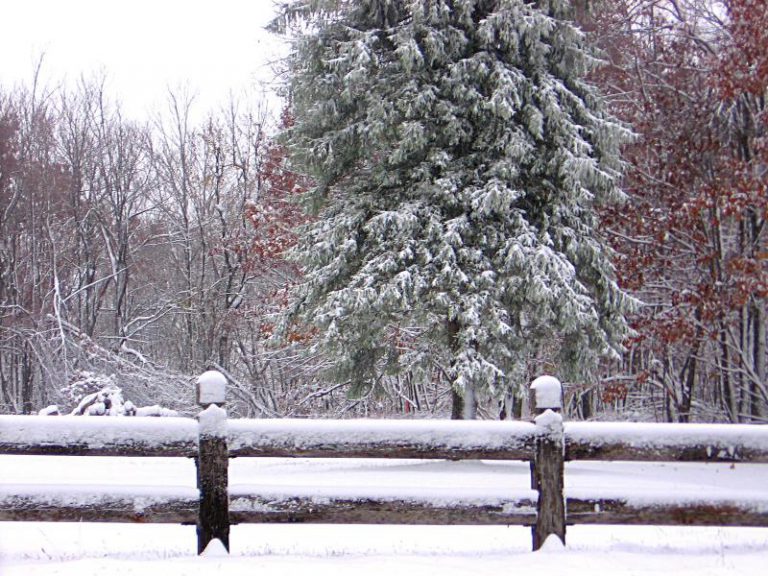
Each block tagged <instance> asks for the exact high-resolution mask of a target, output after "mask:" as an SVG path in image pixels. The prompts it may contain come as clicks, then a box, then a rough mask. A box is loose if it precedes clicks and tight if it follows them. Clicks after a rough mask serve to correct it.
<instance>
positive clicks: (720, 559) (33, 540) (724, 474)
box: [0, 456, 768, 576]
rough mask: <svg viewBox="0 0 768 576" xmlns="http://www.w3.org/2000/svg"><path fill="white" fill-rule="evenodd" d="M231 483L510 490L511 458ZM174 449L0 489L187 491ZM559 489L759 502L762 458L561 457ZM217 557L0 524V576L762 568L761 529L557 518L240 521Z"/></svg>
mask: <svg viewBox="0 0 768 576" xmlns="http://www.w3.org/2000/svg"><path fill="white" fill-rule="evenodd" d="M230 472H231V479H230V482H231V485H232V486H233V487H238V486H239V487H244V486H250V487H252V489H254V490H256V489H258V486H263V487H270V488H274V487H276V486H279V487H282V488H283V489H287V487H289V486H298V487H303V488H306V487H310V486H311V487H315V486H316V487H318V488H321V489H326V490H327V489H330V488H339V489H341V490H344V489H348V488H353V487H365V488H367V489H368V490H371V489H372V490H375V489H377V488H381V489H382V491H392V490H397V491H404V492H407V491H408V490H409V489H411V488H413V489H423V488H425V487H427V488H429V487H434V488H435V489H443V490H444V489H450V488H455V489H457V490H460V491H461V492H462V493H471V492H477V493H489V492H492V493H497V492H499V491H502V492H503V490H505V487H508V488H509V489H514V490H517V489H524V488H526V487H527V483H528V482H529V477H528V467H527V464H524V463H515V462H511V463H493V462H440V461H437V462H426V461H380V460H355V461H352V460H347V461H345V460H305V459H295V460H288V459H254V458H249V459H236V460H234V461H233V463H232V467H231V471H230ZM194 478H195V473H194V467H193V464H192V462H191V461H189V460H184V459H156V458H155V459H150V458H146V459H145V458H95V457H89V458H76V457H45V458H42V457H33V456H2V457H0V490H2V488H3V485H5V486H6V487H7V486H9V485H12V484H15V485H19V484H23V485H27V486H30V485H35V487H38V488H46V487H50V488H51V489H54V488H55V489H63V488H65V487H66V486H67V485H71V484H89V485H93V486H97V487H99V489H109V488H111V487H114V488H117V487H121V488H123V489H124V488H125V486H126V485H131V486H145V487H146V486H162V487H163V488H165V489H167V488H169V487H179V488H193V487H194ZM566 489H567V490H568V491H570V492H572V493H583V492H592V491H597V492H608V491H609V492H611V493H615V494H619V493H624V494H637V495H638V496H639V495H640V494H645V495H649V494H650V495H654V494H655V495H658V496H660V497H661V496H662V495H663V496H664V497H665V498H673V499H680V500H683V499H685V498H691V497H696V498H701V497H706V496H708V495H712V496H713V497H714V496H717V497H728V496H729V495H733V496H736V495H740V496H742V497H743V496H747V497H749V496H750V495H751V496H753V497H755V498H763V499H765V500H768V466H766V465H740V464H737V465H735V466H733V467H731V466H730V465H728V464H629V463H612V464H607V463H572V464H568V469H567V471H566ZM231 544H232V554H231V555H230V556H229V557H224V556H218V555H215V554H213V555H210V556H207V557H202V558H199V557H197V556H196V555H195V546H196V537H195V529H194V527H190V526H173V525H171V526H167V525H127V524H85V523H82V524H65V523H58V524H57V523H10V522H6V523H0V576H38V575H42V574H59V575H66V576H69V575H72V576H74V575H78V576H82V575H86V574H109V575H110V576H122V575H129V574H131V575H132V574H142V575H154V574H159V575H162V576H175V575H198V574H200V575H202V574H206V575H208V574H226V575H233V576H239V575H243V576H245V575H248V576H252V575H254V574H258V575H260V576H262V575H266V576H270V575H277V574H281V575H282V574H285V575H289V574H305V573H311V574H312V575H313V576H324V575H325V574H333V575H334V576H344V575H347V574H349V575H352V574H354V575H356V576H378V575H384V574H386V575H388V576H391V575H393V574H394V575H396V576H408V575H411V574H413V575H427V574H439V575H440V576H451V575H454V574H472V575H484V574H489V575H490V574H493V575H494V576H497V575H499V574H505V573H520V574H530V573H532V572H533V573H536V574H539V573H540V574H542V575H556V574H568V575H569V576H581V575H587V574H589V575H590V576H595V575H600V574H608V575H630V574H631V575H643V576H655V575H661V574H675V575H676V576H677V575H692V576H693V575H695V576H709V575H718V576H720V575H723V576H724V575H734V574H750V575H752V574H755V575H758V574H763V573H764V570H765V566H766V564H767V563H768V528H752V529H750V528H668V527H667V528H662V527H630V526H606V527H587V526H575V527H570V528H569V531H568V545H567V546H566V547H565V548H564V549H563V548H561V547H559V546H547V547H546V549H545V550H542V551H539V552H536V553H532V552H530V531H529V530H528V529H526V528H521V527H473V526H470V527H446V526H435V527H431V526H427V527H424V526H320V525H243V526H234V527H233V528H232V533H231Z"/></svg>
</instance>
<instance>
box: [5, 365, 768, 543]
mask: <svg viewBox="0 0 768 576" xmlns="http://www.w3.org/2000/svg"><path fill="white" fill-rule="evenodd" d="M532 389H533V391H534V398H535V404H536V407H537V408H536V412H537V414H538V415H537V416H536V418H535V420H534V422H509V421H506V422H498V421H497V422H477V421H474V422H464V421H435V420H422V421H413V420H406V421H391V420H390V421H383V420H227V418H226V412H225V410H224V409H223V408H222V406H223V404H224V395H225V380H224V377H223V376H221V375H220V374H218V373H214V372H207V373H205V374H203V375H202V376H201V377H200V379H199V381H198V400H199V402H200V404H201V405H202V406H203V408H204V409H203V411H202V412H201V413H200V415H199V416H198V418H197V420H194V419H189V418H169V419H165V418H163V419H153V418H74V417H73V418H62V417H50V416H40V417H36V416H3V417H0V454H18V455H77V456H158V457H184V458H194V459H195V461H196V464H197V489H184V488H177V489H174V488H168V487H157V488H156V489H153V490H152V492H151V493H147V492H146V491H143V492H135V491H134V492H132V491H131V488H130V487H126V488H110V489H106V488H105V489H104V490H102V491H99V490H98V489H96V488H88V489H85V488H82V487H80V488H77V487H75V488H65V487H61V488H51V487H48V488H33V487H29V486H9V485H3V484H0V521H13V520H23V521H89V522H91V521H95V522H164V523H180V524H195V525H197V534H198V551H202V550H203V549H205V547H206V546H207V544H208V543H209V542H210V541H211V540H212V539H214V538H218V539H219V540H221V541H222V543H223V544H224V545H225V546H226V547H227V549H229V527H230V525H231V524H237V523H246V522H250V523H262V522H315V523H359V524H384V523H387V524H389V523H393V524H499V525H527V526H531V527H532V532H533V547H534V549H538V548H539V547H540V546H541V544H542V543H543V542H544V540H545V539H546V538H547V536H549V535H550V534H556V535H558V536H559V537H560V539H561V540H563V542H564V541H565V531H566V524H657V525H722V526H766V527H768V490H766V493H765V494H763V495H759V497H757V498H755V497H754V496H753V497H751V498H750V497H744V498H738V499H734V498H719V497H718V495H717V494H715V495H704V496H701V497H698V496H694V497H691V498H688V499H686V500H685V501H684V502H678V501H674V500H667V501H664V500H663V499H662V500H658V499H657V500H654V499H653V498H647V499H640V500H637V499H635V498H630V497H624V496H610V497H606V496H605V495H600V494H595V493H590V492H583V493H574V492H573V491H568V492H566V491H565V490H564V469H565V467H564V462H565V461H567V460H626V461H674V462H717V461H720V462H722V461H726V462H739V463H768V427H762V426H749V425H696V424H679V425H674V424H618V423H576V422H574V423H563V421H562V418H561V416H560V414H559V413H558V412H559V410H560V398H561V394H562V393H561V388H560V384H559V382H557V380H556V379H554V378H551V377H542V378H539V379H537V380H536V381H534V383H533V384H532ZM266 456H270V457H305V458H306V457H309V458H417V459H447V460H522V461H528V462H530V463H531V472H532V473H531V489H530V490H528V489H524V490H517V491H515V490H513V489H510V490H509V492H508V495H506V496H505V497H503V498H499V497H497V496H489V497H487V498H476V497H474V498H468V499H466V500H462V501H455V500H454V499H442V500H441V499H439V498H429V497H426V496H424V497H420V498H419V497H416V498H414V497H405V496H398V495H389V496H386V497H380V496H377V495H375V494H367V495H363V496H361V495H360V494H352V495H350V494H346V495H345V494H343V493H339V494H329V493H327V491H326V492H324V493H323V494H321V495H318V494H316V493H314V492H313V491H312V490H304V491H301V490H298V489H297V490H294V491H290V490H289V489H285V490H284V491H281V492H279V493H275V492H272V493H270V492H269V491H267V490H260V491H258V492H256V493H254V492H251V491H247V490H245V491H243V490H240V489H235V488H230V487H228V461H229V459H230V458H235V457H266Z"/></svg>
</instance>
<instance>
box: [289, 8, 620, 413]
mask: <svg viewBox="0 0 768 576" xmlns="http://www.w3.org/2000/svg"><path fill="white" fill-rule="evenodd" d="M568 14H569V3H568V2H567V1H565V0H539V1H537V2H531V1H528V2H526V1H523V0H354V1H350V0H298V1H294V2H291V3H289V4H288V5H287V6H286V7H285V9H284V12H283V15H282V17H281V19H279V20H278V21H276V23H277V25H278V27H279V26H281V25H282V26H283V27H288V26H289V25H290V24H291V23H292V22H293V23H296V24H298V25H297V26H294V27H293V30H294V33H296V36H295V37H294V42H295V44H294V49H293V51H292V54H291V56H290V57H289V68H290V73H291V80H290V86H289V90H290V96H291V99H292V102H293V105H294V112H295V116H296V124H295V126H294V127H293V128H292V129H291V130H290V131H289V132H288V134H287V140H288V142H289V145H290V150H291V151H292V154H293V160H294V162H295V163H296V165H297V166H298V167H299V168H300V169H302V170H304V171H305V172H306V173H307V174H308V175H309V176H311V177H312V179H313V181H314V182H315V183H316V185H315V186H314V187H313V188H312V189H311V190H310V191H309V192H308V194H307V200H308V206H310V207H311V208H312V209H313V210H314V211H315V213H316V214H317V216H318V217H317V219H316V220H315V221H314V222H313V223H312V224H311V225H309V226H308V227H307V228H306V230H305V233H304V235H303V238H302V241H301V243H300V246H299V247H298V249H297V250H296V255H297V256H298V257H299V258H300V260H301V262H302V264H303V265H304V267H305V270H306V278H305V281H304V283H303V285H302V286H301V287H300V293H299V298H298V300H297V304H296V306H295V308H294V310H293V313H294V317H301V318H304V319H305V320H308V321H311V322H312V323H314V324H315V325H316V326H317V327H318V329H319V331H318V346H320V347H322V348H323V349H324V350H325V351H326V352H327V353H328V354H329V359H331V360H332V361H333V368H334V371H335V375H336V376H337V377H338V378H341V379H344V380H349V381H350V382H351V384H352V385H353V386H357V387H360V386H370V385H371V384H373V383H375V381H376V378H377V377H379V376H380V375H381V374H384V373H387V372H388V371H389V372H397V371H403V370H412V371H416V373H418V374H421V375H422V376H423V377H429V375H430V374H431V373H432V371H433V370H434V367H435V366H441V367H442V369H443V371H444V372H445V373H446V374H447V375H448V379H449V380H450V382H451V384H452V387H453V390H454V392H455V395H454V401H455V402H459V403H460V401H461V398H462V397H465V398H467V397H472V395H473V394H472V393H473V392H474V391H479V390H482V391H484V392H488V391H490V392H491V393H494V394H499V395H501V394H503V393H504V392H505V389H509V388H513V389H514V388H517V389H518V391H520V390H521V387H522V385H523V384H524V383H525V368H526V361H527V360H528V359H529V358H530V357H531V356H532V355H535V353H536V350H537V349H539V348H540V347H541V346H542V344H543V343H546V344H547V345H548V346H550V347H551V348H552V349H555V350H556V359H555V362H556V369H557V370H558V371H559V372H560V374H559V375H560V376H561V377H564V378H576V377H579V376H581V377H585V376H587V375H589V374H590V373H591V371H592V370H593V369H594V367H595V366H596V364H597V360H598V359H599V357H601V356H604V355H611V354H614V355H615V354H616V352H617V351H618V350H619V348H620V344H621V341H622V339H623V338H624V337H625V335H626V333H627V325H626V323H625V320H624V312H625V311H627V309H628V308H629V307H631V306H632V301H631V300H630V299H629V298H628V297H627V296H626V295H625V294H624V293H623V292H622V290H621V289H620V288H619V287H618V286H617V284H616V282H615V279H614V271H613V267H612V265H611V263H610V256H611V253H610V250H609V249H608V248H607V246H606V244H605V242H604V240H603V238H602V236H601V233H600V230H598V228H597V226H598V220H597V217H596V213H595V209H596V206H597V205H599V204H600V203H604V202H616V201H620V200H621V199H622V197H623V195H622V193H621V191H620V190H619V188H618V187H617V185H618V180H619V177H620V170H621V161H620V158H619V146H620V144H621V143H622V142H623V141H625V140H626V138H627V136H628V132H627V131H626V130H625V129H624V128H622V127H621V126H620V125H619V124H617V123H616V122H615V121H614V120H613V119H612V118H611V117H610V116H609V115H608V114H606V112H605V111H604V110H603V107H602V106H601V102H600V98H599V96H598V94H597V93H596V92H595V90H594V89H593V88H592V86H591V85H589V84H588V83H587V82H586V81H585V80H584V77H585V75H586V74H587V73H588V71H589V70H590V69H591V67H592V66H594V64H595V62H596V61H595V59H594V57H593V56H592V54H591V53H590V50H589V49H588V47H587V46H586V44H585V40H584V37H583V35H582V34H581V32H580V31H579V30H578V29H577V28H576V27H575V26H574V25H573V24H572V23H571V22H570V21H568V19H567V18H568ZM402 334H407V335H408V338H406V339H405V340H404V339H403V338H401V335H402ZM455 406H456V404H455ZM465 415H466V414H465ZM455 416H457V411H456V410H455V409H454V417H455ZM469 416H471V414H469Z"/></svg>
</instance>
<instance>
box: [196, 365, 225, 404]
mask: <svg viewBox="0 0 768 576" xmlns="http://www.w3.org/2000/svg"><path fill="white" fill-rule="evenodd" d="M226 396H227V379H226V378H225V377H224V374H222V373H221V372H219V371H218V370H208V371H207V372H203V373H202V374H201V375H200V376H199V377H198V379H197V403H198V404H199V405H200V406H202V407H204V408H205V407H206V406H210V405H211V404H216V405H217V406H223V405H224V403H225V401H226Z"/></svg>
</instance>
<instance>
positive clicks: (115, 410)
mask: <svg viewBox="0 0 768 576" xmlns="http://www.w3.org/2000/svg"><path fill="white" fill-rule="evenodd" d="M61 391H62V393H64V394H65V395H66V396H67V398H68V399H69V400H70V401H71V402H72V403H73V404H74V403H76V404H77V406H76V407H75V408H74V409H73V410H72V412H71V413H70V415H71V416H178V415H179V414H178V412H176V411H175V410H169V409H167V408H163V407H161V406H158V405H153V406H146V407H142V408H137V407H136V406H135V405H134V403H133V402H131V401H130V400H126V399H125V398H124V397H123V390H122V388H119V387H118V386H117V385H116V384H115V378H114V376H112V375H105V374H95V373H93V372H88V371H81V372H79V373H77V374H76V376H75V378H74V379H73V381H72V382H70V383H69V384H68V385H67V386H66V387H64V388H63V389H62V390H61ZM50 408H56V411H55V412H47V414H48V415H56V414H58V413H59V412H58V407H55V406H51V407H49V408H46V409H45V410H49V409H50ZM42 412H43V411H41V414H42Z"/></svg>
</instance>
